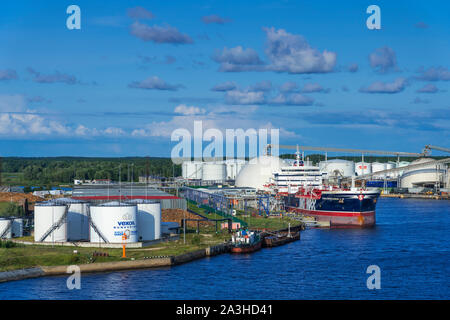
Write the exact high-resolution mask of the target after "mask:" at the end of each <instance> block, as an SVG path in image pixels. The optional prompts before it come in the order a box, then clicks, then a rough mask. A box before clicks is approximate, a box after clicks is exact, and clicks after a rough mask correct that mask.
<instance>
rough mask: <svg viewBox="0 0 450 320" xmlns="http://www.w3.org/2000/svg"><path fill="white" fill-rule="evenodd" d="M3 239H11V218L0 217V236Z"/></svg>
mask: <svg viewBox="0 0 450 320" xmlns="http://www.w3.org/2000/svg"><path fill="white" fill-rule="evenodd" d="M1 235H3V236H2V238H3V239H11V237H12V220H11V219H7V218H0V236H1Z"/></svg>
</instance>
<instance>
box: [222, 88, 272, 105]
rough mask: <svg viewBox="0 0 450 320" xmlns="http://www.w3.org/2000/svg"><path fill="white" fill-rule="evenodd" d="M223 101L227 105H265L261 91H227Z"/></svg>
mask: <svg viewBox="0 0 450 320" xmlns="http://www.w3.org/2000/svg"><path fill="white" fill-rule="evenodd" d="M225 101H226V102H227V103H228V104H265V102H266V98H265V96H264V92H262V91H247V90H245V91H241V90H231V91H227V93H226V95H225Z"/></svg>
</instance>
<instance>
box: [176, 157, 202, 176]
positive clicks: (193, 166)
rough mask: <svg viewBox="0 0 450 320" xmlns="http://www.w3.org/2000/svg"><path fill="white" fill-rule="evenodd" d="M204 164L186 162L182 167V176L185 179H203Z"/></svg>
mask: <svg viewBox="0 0 450 320" xmlns="http://www.w3.org/2000/svg"><path fill="white" fill-rule="evenodd" d="M202 168H203V162H201V161H184V162H183V163H182V165H181V171H182V176H183V178H184V179H193V180H194V179H195V180H198V179H201V178H202Z"/></svg>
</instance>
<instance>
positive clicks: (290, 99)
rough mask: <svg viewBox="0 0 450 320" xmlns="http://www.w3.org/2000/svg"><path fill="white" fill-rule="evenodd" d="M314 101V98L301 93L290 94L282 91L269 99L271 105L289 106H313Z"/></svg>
mask: <svg viewBox="0 0 450 320" xmlns="http://www.w3.org/2000/svg"><path fill="white" fill-rule="evenodd" d="M313 103H314V99H312V98H310V97H307V96H304V95H302V94H300V93H293V94H290V95H286V94H283V93H280V94H278V95H277V96H276V97H274V98H273V99H271V100H270V101H269V104H271V105H288V106H311V105H312V104H313Z"/></svg>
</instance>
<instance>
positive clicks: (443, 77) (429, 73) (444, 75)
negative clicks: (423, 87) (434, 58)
mask: <svg viewBox="0 0 450 320" xmlns="http://www.w3.org/2000/svg"><path fill="white" fill-rule="evenodd" d="M417 73H418V74H419V75H418V76H417V77H416V78H417V79H419V80H424V81H449V80H450V71H449V70H448V69H447V68H445V67H442V66H439V67H430V68H428V69H424V68H423V67H421V68H419V70H418V71H417Z"/></svg>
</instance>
